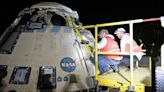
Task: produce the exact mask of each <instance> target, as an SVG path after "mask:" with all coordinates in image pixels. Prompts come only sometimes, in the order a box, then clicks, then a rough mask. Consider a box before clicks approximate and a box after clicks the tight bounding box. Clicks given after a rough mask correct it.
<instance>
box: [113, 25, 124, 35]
mask: <svg viewBox="0 0 164 92" xmlns="http://www.w3.org/2000/svg"><path fill="white" fill-rule="evenodd" d="M117 32H123V33H125V32H126V30H125V29H124V28H122V27H120V28H117V30H116V31H115V32H114V34H117Z"/></svg>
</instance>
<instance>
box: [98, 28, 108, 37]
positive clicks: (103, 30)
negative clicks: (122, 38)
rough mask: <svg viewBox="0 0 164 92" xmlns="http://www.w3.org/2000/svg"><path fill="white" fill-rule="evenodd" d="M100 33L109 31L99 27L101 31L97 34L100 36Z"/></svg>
mask: <svg viewBox="0 0 164 92" xmlns="http://www.w3.org/2000/svg"><path fill="white" fill-rule="evenodd" d="M102 33H106V34H108V33H109V32H108V30H107V29H101V31H100V32H99V36H100V34H102Z"/></svg>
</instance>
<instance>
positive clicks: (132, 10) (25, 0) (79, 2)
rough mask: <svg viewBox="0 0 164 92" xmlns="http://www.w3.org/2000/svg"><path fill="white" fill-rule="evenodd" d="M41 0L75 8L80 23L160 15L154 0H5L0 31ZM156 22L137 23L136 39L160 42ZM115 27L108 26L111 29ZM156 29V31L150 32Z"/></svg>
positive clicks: (135, 27) (135, 29) (160, 10)
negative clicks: (20, 13)
mask: <svg viewBox="0 0 164 92" xmlns="http://www.w3.org/2000/svg"><path fill="white" fill-rule="evenodd" d="M44 1H46V2H47V1H50V2H58V3H61V4H64V5H66V6H68V7H70V8H72V9H73V10H76V11H77V12H78V14H79V17H80V21H81V22H82V23H83V25H88V24H98V23H106V22H116V21H124V20H132V19H140V18H141V19H143V18H153V17H160V16H164V12H163V11H164V8H162V3H161V2H159V1H157V0H143V1H144V2H143V1H142V2H141V1H139V0H137V1H134V0H131V1H130V0H129V1H126V2H125V0H112V1H111V0H97V1H96V0H92V1H91V0H90V1H89V0H19V1H18V0H12V1H9V0H5V1H3V2H1V3H0V4H1V6H0V11H1V13H0V15H1V19H0V33H3V31H4V30H5V29H6V27H8V26H9V25H10V24H11V23H12V22H13V21H14V19H15V18H16V17H17V14H18V13H19V12H20V11H21V10H22V9H24V8H25V7H30V6H31V5H33V4H36V3H39V2H44ZM160 3H161V4H160ZM9 4H10V5H9ZM159 24H160V22H158V23H157V22H151V23H145V24H143V23H142V24H137V25H135V26H134V31H135V32H134V33H135V34H134V35H136V36H135V37H136V38H142V37H144V39H146V40H144V41H146V42H149V43H153V42H159V40H162V41H163V38H162V39H161V34H164V32H162V31H161V30H163V29H162V28H161V26H160V25H159ZM150 25H153V26H151V27H150ZM154 25H155V26H154ZM116 27H117V26H116ZM116 27H114V28H113V29H112V28H111V30H112V32H114V29H115V28H116ZM126 28H127V29H128V26H127V27H126ZM157 29H158V31H154V30H157ZM159 30H160V31H159ZM159 34H160V35H159ZM141 36H142V37H141ZM162 41H160V42H162ZM158 44H159V43H158Z"/></svg>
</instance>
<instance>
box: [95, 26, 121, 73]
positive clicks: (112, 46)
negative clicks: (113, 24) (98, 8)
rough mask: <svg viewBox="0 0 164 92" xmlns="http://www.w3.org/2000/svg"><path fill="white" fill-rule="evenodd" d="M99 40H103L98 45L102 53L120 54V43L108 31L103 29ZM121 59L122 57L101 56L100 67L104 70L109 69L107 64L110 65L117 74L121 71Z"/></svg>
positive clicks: (99, 58)
mask: <svg viewBox="0 0 164 92" xmlns="http://www.w3.org/2000/svg"><path fill="white" fill-rule="evenodd" d="M99 38H100V39H101V40H100V42H99V43H98V49H99V50H100V51H101V52H120V49H119V46H118V43H117V42H116V41H115V37H114V36H113V35H111V34H109V33H108V30H106V29H102V30H101V31H100V32H99ZM121 59H122V56H121V55H99V57H98V60H99V67H100V68H102V69H104V68H106V67H107V64H109V65H110V67H111V68H112V70H113V71H115V72H117V71H118V70H119V68H118V65H119V64H120V60H121ZM106 63H107V64H106Z"/></svg>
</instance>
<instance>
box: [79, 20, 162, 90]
mask: <svg viewBox="0 0 164 92" xmlns="http://www.w3.org/2000/svg"><path fill="white" fill-rule="evenodd" d="M159 20H160V18H149V19H136V20H128V21H120V22H112V23H103V24H96V25H87V26H81V27H80V28H83V29H86V28H94V29H95V66H96V75H95V80H98V82H99V85H104V86H110V87H114V88H120V92H125V91H126V90H127V89H128V86H132V87H133V86H134V90H135V91H137V92H144V90H145V89H144V84H139V85H137V84H135V85H134V73H133V55H134V54H135V53H136V52H133V48H132V47H133V24H134V23H142V22H150V21H159ZM124 24H129V28H130V53H127V52H98V49H97V44H98V27H106V26H115V25H124ZM143 52H144V51H143ZM99 54H113V55H130V85H129V84H119V83H117V81H115V80H105V79H101V78H99V76H98V55H99ZM141 54H143V55H145V53H141ZM137 66H138V62H137ZM149 69H150V70H151V57H150V58H149Z"/></svg>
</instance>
